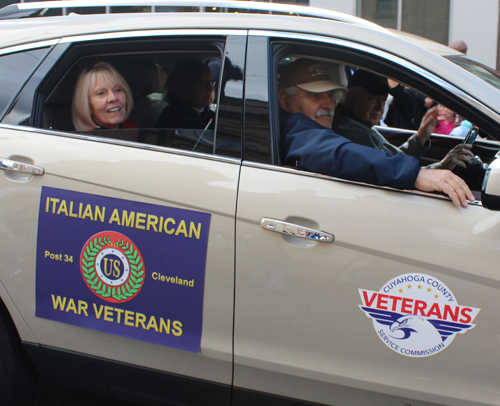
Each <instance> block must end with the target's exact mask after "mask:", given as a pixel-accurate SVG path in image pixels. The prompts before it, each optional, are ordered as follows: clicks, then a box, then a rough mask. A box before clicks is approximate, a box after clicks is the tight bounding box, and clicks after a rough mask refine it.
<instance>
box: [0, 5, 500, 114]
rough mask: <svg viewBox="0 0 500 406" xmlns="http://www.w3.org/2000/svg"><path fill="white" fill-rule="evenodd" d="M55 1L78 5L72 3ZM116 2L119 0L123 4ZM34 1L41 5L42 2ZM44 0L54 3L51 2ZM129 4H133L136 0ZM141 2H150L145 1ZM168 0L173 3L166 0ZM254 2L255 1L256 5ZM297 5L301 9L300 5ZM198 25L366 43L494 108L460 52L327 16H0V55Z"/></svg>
mask: <svg viewBox="0 0 500 406" xmlns="http://www.w3.org/2000/svg"><path fill="white" fill-rule="evenodd" d="M108 2H109V0H108ZM201 2H202V1H200V0H198V1H196V2H193V3H196V4H200V3H201ZM57 3H60V4H65V3H67V4H78V1H74V2H57ZM118 3H119V4H124V3H123V2H117V4H118ZM180 3H182V4H183V5H184V4H187V5H189V4H191V2H189V1H183V2H179V1H178V2H177V3H176V4H180ZM222 3H224V4H226V5H228V4H230V5H231V6H233V7H236V6H237V7H238V8H241V7H244V6H245V7H246V4H250V5H251V4H252V3H247V2H237V3H236V2H210V4H222ZM22 4H26V3H22ZM22 4H21V5H22ZM36 4H38V5H39V4H42V5H44V4H47V3H36ZM50 4H54V2H51V3H50ZM87 4H88V3H87ZM105 4H108V3H105ZM131 4H132V3H131ZM133 4H137V1H136V2H134V3H133ZM143 4H145V3H143ZM147 4H151V2H149V3H147ZM162 4H164V3H162ZM169 4H173V3H172V2H169ZM207 4H208V3H207ZM260 5H261V3H259V6H260ZM18 6H19V5H18ZM287 9H288V7H287ZM301 9H304V7H302V8H301ZM306 9H307V8H306ZM335 15H339V14H338V13H337V14H335ZM357 20H359V19H357ZM200 29H210V30H225V31H227V30H238V31H240V32H245V33H246V32H247V31H250V30H257V31H265V32H269V33H271V36H272V32H280V33H281V32H284V33H291V34H293V35H295V34H299V37H298V38H300V37H301V36H302V35H308V36H309V39H311V38H314V37H315V36H321V37H331V38H335V39H336V40H345V41H350V42H351V43H352V44H362V45H366V46H369V47H371V48H375V49H379V50H381V51H384V52H387V53H390V54H392V55H394V56H396V57H401V58H403V59H404V60H407V61H410V62H412V63H414V64H415V65H417V66H421V67H425V68H426V69H428V70H430V71H431V72H433V73H434V74H435V75H437V76H438V77H441V78H446V80H448V81H449V82H451V83H453V84H454V85H455V86H456V87H457V88H458V89H461V90H462V91H464V92H465V93H467V94H469V95H472V96H474V97H475V98H476V99H478V100H481V101H482V102H484V103H486V105H488V106H489V107H490V108H492V109H493V110H495V111H496V112H500V101H499V100H498V99H499V98H498V97H497V91H492V90H493V88H492V87H491V85H489V84H487V83H486V82H484V81H482V80H480V79H479V78H476V77H475V76H474V75H471V74H469V73H468V72H466V71H465V70H464V69H463V68H460V67H459V66H457V65H455V64H453V63H452V62H450V61H448V60H447V59H445V58H443V57H442V55H460V54H459V53H458V52H456V51H453V50H451V48H448V47H445V46H444V45H440V44H436V43H433V42H432V41H428V40H424V39H422V38H420V37H416V36H412V35H409V34H405V33H400V32H396V31H394V32H393V31H390V30H387V29H384V28H381V27H379V26H376V25H375V28H373V26H372V24H369V25H366V24H357V23H352V22H350V21H339V20H333V19H330V18H328V19H327V18H304V17H297V16H293V15H276V14H252V13H237V14H235V13H208V12H198V13H196V12H195V13H193V12H191V13H183V12H178V13H177V12H176V13H137V14H132V13H123V14H118V13H117V14H93V15H76V14H71V15H65V16H59V17H40V18H18V19H6V20H2V23H1V24H0V54H1V53H2V49H5V51H4V52H7V51H10V52H11V51H12V50H13V48H12V47H14V48H17V47H21V48H22V45H23V44H30V45H29V46H30V47H31V46H36V45H32V44H33V43H39V44H40V45H43V44H45V43H46V42H47V41H48V43H47V44H56V43H57V42H58V41H59V40H60V39H61V38H67V39H66V41H72V40H74V39H75V37H80V36H81V38H82V39H84V38H85V39H92V36H96V37H95V38H100V39H101V38H106V37H109V38H116V37H117V36H118V37H124V38H125V37H127V36H129V35H130V34H131V33H132V32H134V33H135V34H137V35H140V33H141V32H145V33H149V35H151V34H150V33H151V32H152V31H157V30H183V32H186V33H188V31H189V32H192V33H193V32H196V31H197V30H200ZM163 32H165V31H163ZM158 35H162V32H158ZM68 37H69V38H68ZM422 45H423V46H424V47H422ZM6 48H9V49H6Z"/></svg>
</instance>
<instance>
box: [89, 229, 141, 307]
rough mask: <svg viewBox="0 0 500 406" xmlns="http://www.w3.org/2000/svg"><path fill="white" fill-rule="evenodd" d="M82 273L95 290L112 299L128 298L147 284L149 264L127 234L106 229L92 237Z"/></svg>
mask: <svg viewBox="0 0 500 406" xmlns="http://www.w3.org/2000/svg"><path fill="white" fill-rule="evenodd" d="M80 268H81V271H82V276H83V279H84V281H85V283H86V284H87V286H88V287H89V289H90V290H91V291H92V292H94V294H95V295H96V296H98V297H100V298H101V299H103V300H105V301H107V302H111V303H122V302H128V301H129V300H132V299H133V298H134V297H136V296H137V295H138V294H139V292H140V291H141V289H142V287H143V285H144V279H145V278H144V275H145V266H144V260H143V259H142V256H141V253H140V252H139V249H138V248H137V246H136V245H135V244H134V243H133V242H132V241H131V240H130V239H129V238H128V237H127V236H125V235H123V234H120V233H117V232H114V231H103V232H100V233H97V234H95V235H93V236H92V237H90V238H89V239H88V241H87V242H86V243H85V245H84V246H83V249H82V253H81V255H80Z"/></svg>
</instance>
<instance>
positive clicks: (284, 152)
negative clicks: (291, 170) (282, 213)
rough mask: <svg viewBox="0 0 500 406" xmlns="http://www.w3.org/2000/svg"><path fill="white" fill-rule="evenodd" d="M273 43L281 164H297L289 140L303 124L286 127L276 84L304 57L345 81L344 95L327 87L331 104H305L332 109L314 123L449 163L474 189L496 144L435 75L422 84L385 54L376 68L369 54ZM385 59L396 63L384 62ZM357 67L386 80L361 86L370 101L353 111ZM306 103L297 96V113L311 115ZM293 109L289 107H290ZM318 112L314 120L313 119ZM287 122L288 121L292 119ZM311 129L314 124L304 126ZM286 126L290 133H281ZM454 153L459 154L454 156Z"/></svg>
mask: <svg viewBox="0 0 500 406" xmlns="http://www.w3.org/2000/svg"><path fill="white" fill-rule="evenodd" d="M318 45H319V44H318ZM275 49H276V50H277V52H276V56H275V59H274V61H273V70H274V72H273V73H272V75H273V78H274V81H275V84H274V85H273V86H272V91H273V92H274V96H273V97H272V99H273V101H272V103H271V105H272V106H273V107H274V114H273V115H272V117H273V119H274V120H275V123H276V124H274V125H271V127H272V128H273V129H274V130H275V131H274V132H275V139H278V140H279V142H278V143H277V146H278V149H279V148H281V150H279V155H280V160H279V162H281V163H282V164H284V165H285V166H295V167H298V168H299V169H304V168H302V166H301V164H300V162H299V160H297V159H295V158H294V157H295V156H296V154H297V153H299V152H298V150H296V148H298V147H297V146H294V145H293V144H291V143H292V142H295V141H292V140H295V138H294V137H298V135H295V134H299V130H300V129H301V128H302V127H300V126H301V125H306V126H307V124H304V120H302V121H300V120H299V119H297V118H296V119H295V120H296V121H298V122H299V121H300V122H299V123H297V124H296V126H295V127H294V129H293V130H291V129H290V128H291V127H290V124H289V122H288V121H287V115H286V108H285V110H284V106H283V103H282V98H281V94H282V93H283V92H284V89H283V86H281V85H282V84H285V83H287V82H288V81H287V80H285V79H283V75H282V72H283V70H284V69H286V67H287V66H288V65H289V64H290V63H294V61H297V60H300V59H307V60H311V61H315V62H317V63H318V64H321V66H322V69H323V68H324V69H326V71H327V72H326V75H327V76H328V78H329V80H331V81H333V82H334V83H336V84H338V86H339V87H349V90H348V93H343V94H341V95H338V96H339V97H333V96H334V94H333V93H334V92H331V93H332V99H331V100H330V105H331V106H328V105H327V104H328V102H325V104H324V105H323V104H322V105H321V106H320V108H318V111H316V107H318V105H317V104H315V103H312V104H310V106H312V107H313V110H315V111H314V112H313V113H315V114H318V113H319V110H324V109H326V110H328V109H329V108H330V107H332V108H333V110H334V111H333V114H332V118H331V121H329V120H326V119H325V122H327V121H328V124H323V123H320V124H322V125H323V126H327V127H329V128H331V129H333V130H334V131H335V132H336V133H337V134H339V135H341V136H343V137H345V138H347V139H348V140H350V141H352V142H354V143H355V144H358V145H362V146H365V147H369V148H372V149H374V150H380V151H385V152H387V153H389V155H391V156H392V155H396V154H401V153H404V154H406V155H409V156H412V157H414V158H416V159H417V160H418V161H419V166H420V167H427V168H430V169H450V170H452V171H453V172H455V174H456V175H458V176H460V177H461V178H462V179H464V180H465V181H466V183H467V184H468V185H469V187H470V188H471V190H473V191H478V192H479V191H480V189H481V185H482V180H483V177H484V173H485V169H486V168H487V166H488V165H489V164H490V163H491V162H492V161H493V160H494V159H495V154H496V153H497V152H498V150H499V147H498V145H497V143H496V142H493V145H491V144H490V143H492V142H491V141H489V139H490V138H491V136H490V135H489V133H488V122H486V121H485V120H483V119H482V117H481V116H480V115H479V114H478V113H477V112H474V111H473V109H471V107H470V105H467V104H464V103H460V102H458V101H457V99H456V97H455V95H454V94H453V93H452V92H448V93H447V89H446V88H445V87H443V86H442V85H440V84H439V83H438V82H437V81H436V83H433V84H431V85H429V84H428V83H425V82H424V79H423V78H421V77H419V76H418V75H417V74H411V73H409V72H405V68H404V67H403V66H397V65H395V64H394V62H393V61H390V60H387V61H385V62H384V63H381V64H379V65H378V66H377V65H376V62H379V61H377V60H376V59H375V58H374V57H373V59H369V58H367V59H366V60H363V59H364V58H359V57H352V55H349V54H348V53H347V52H343V51H345V49H344V50H339V48H334V47H332V48H330V49H328V48H327V47H324V48H323V49H320V48H319V46H318V50H317V51H316V52H315V50H314V47H309V49H306V48H305V47H302V46H299V45H297V46H296V47H292V46H290V47H289V48H288V52H284V51H285V50H286V48H285V47H284V46H283V45H282V44H281V45H280V46H279V47H278V46H276V47H275ZM294 51H295V52H294ZM390 63H393V64H394V65H395V66H393V67H391V66H389V64H390ZM360 72H363V73H368V74H370V75H375V77H377V78H378V79H375V80H376V81H378V80H381V81H382V82H384V83H385V85H384V91H383V92H380V93H376V92H375V91H374V92H375V93H376V94H377V96H374V95H373V94H371V93H370V92H367V94H368V95H370V97H371V98H372V99H373V100H371V99H370V100H368V99H366V100H365V102H366V103H365V105H364V107H363V108H364V111H362V112H360V111H359V110H358V108H359V106H358V105H353V102H354V100H355V99H356V98H355V97H354V94H355V92H357V91H361V90H360V89H361V87H362V86H361V84H358V85H357V86H354V87H351V86H349V84H352V82H350V81H351V80H352V79H351V78H354V76H357V74H358V73H360ZM362 76H363V75H362ZM308 80H309V79H308ZM278 83H279V84H278ZM356 87H357V89H356ZM285 90H287V89H285ZM290 90H293V89H290ZM298 90H299V91H302V90H300V89H298ZM382 93H383V94H382ZM360 94H361V93H360ZM286 100H287V101H288V102H294V101H293V100H294V99H293V97H288V98H286ZM358 100H360V99H359V98H358ZM308 106H309V104H307V103H303V102H302V101H301V105H300V106H298V107H299V109H298V112H301V113H303V114H305V115H306V116H308V117H313V116H312V115H310V114H308V113H311V112H310V111H308V110H307V108H308ZM365 107H366V108H365ZM363 108H361V110H363ZM292 110H294V112H296V111H295V110H297V106H295V109H292ZM288 111H290V110H288ZM325 114H326V113H325ZM363 114H364V116H363ZM426 114H427V115H426ZM431 116H432V117H431ZM317 117H318V116H316V118H314V119H313V120H315V121H317V122H319V120H318V119H317ZM291 122H295V121H294V120H291ZM421 123H426V124H425V126H423V127H424V128H425V131H424V132H425V133H426V134H427V135H426V136H425V137H424V138H425V139H422V140H420V138H419V137H418V135H417V130H418V129H419V127H420V125H421ZM285 124H286V125H288V127H287V128H286V129H285V128H284V127H283V126H284V125H285ZM297 126H298V127H297ZM473 126H477V127H478V128H479V136H478V137H477V140H476V144H475V145H474V146H473V147H472V149H471V151H472V153H471V154H470V158H471V159H472V160H471V162H469V161H467V162H465V161H466V158H464V154H462V152H463V151H462V150H461V148H462V149H463V147H460V146H459V145H460V144H463V143H464V138H465V136H466V135H467V133H468V132H469V130H470V128H471V127H473ZM311 127H314V126H312V125H311ZM290 132H291V133H293V136H291V137H288V135H287V136H286V137H285V136H283V134H290ZM300 134H302V133H300ZM421 134H422V132H421ZM421 141H422V142H421ZM294 148H295V149H294ZM304 148H320V146H316V147H314V146H311V145H309V144H308V145H305V146H304ZM456 148H458V149H460V151H458V150H457V152H454V154H455V155H453V158H452V155H449V154H453V153H452V152H451V151H452V150H456ZM290 151H292V152H290ZM300 151H302V150H300ZM301 153H302V152H301ZM374 155H375V154H374ZM301 156H302V155H301ZM455 157H458V158H457V159H455ZM458 161H461V162H464V165H463V167H462V165H461V164H459V163H457V162H458ZM306 166H307V168H308V169H309V170H311V167H315V168H317V169H316V170H314V172H319V173H326V172H325V171H323V169H321V168H320V167H319V164H315V165H312V166H311V165H310V163H308V164H307V165H306Z"/></svg>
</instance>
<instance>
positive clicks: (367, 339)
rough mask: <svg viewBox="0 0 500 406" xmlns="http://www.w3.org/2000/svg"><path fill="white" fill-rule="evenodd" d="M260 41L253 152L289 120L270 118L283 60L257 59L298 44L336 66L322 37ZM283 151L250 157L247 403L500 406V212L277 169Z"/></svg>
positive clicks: (238, 390)
mask: <svg viewBox="0 0 500 406" xmlns="http://www.w3.org/2000/svg"><path fill="white" fill-rule="evenodd" d="M252 34H255V36H253V37H252V36H251V37H250V38H249V48H248V52H249V58H248V60H249V63H248V65H247V83H246V85H247V91H246V92H247V106H252V107H253V109H252V110H251V111H250V113H249V107H247V119H246V122H247V124H248V123H251V124H252V125H253V127H252V128H250V129H249V128H248V126H247V128H246V139H245V142H246V143H247V144H246V145H253V144H252V141H254V140H255V139H257V137H259V136H260V137H262V134H263V131H264V129H266V126H267V124H266V123H268V122H270V123H271V125H270V127H267V131H268V132H269V133H270V134H274V137H277V134H278V132H277V128H278V124H277V123H276V120H275V118H276V117H277V114H275V115H274V116H273V115H272V114H271V117H269V116H267V113H266V106H267V107H268V109H267V111H269V108H270V109H271V111H272V109H273V107H274V108H275V107H276V105H277V104H276V103H275V101H274V99H271V97H272V96H276V92H275V90H274V89H276V88H277V86H276V82H275V80H276V77H277V73H276V68H277V66H278V62H279V59H280V58H277V60H276V59H274V60H271V61H269V65H268V66H267V67H266V68H267V69H262V66H261V65H260V66H257V65H256V64H253V63H252V62H251V61H252V60H257V57H256V55H258V54H261V55H262V56H261V57H260V59H259V60H263V58H264V56H263V55H266V53H270V54H273V52H272V51H271V52H270V49H271V50H274V52H275V53H274V55H277V54H278V53H279V51H278V50H280V49H283V48H284V47H287V46H288V45H290V43H291V42H293V41H297V42H296V43H295V45H297V47H296V48H294V47H291V48H290V52H289V53H290V54H293V55H301V56H309V57H312V56H313V55H314V56H315V57H317V58H327V55H328V51H327V48H324V47H321V52H317V53H314V51H312V49H313V48H314V47H315V46H316V45H319V42H318V40H317V39H316V38H314V39H313V38H308V39H305V38H304V36H302V41H299V40H298V39H297V38H294V39H293V40H292V39H291V38H289V37H288V38H287V36H286V34H284V35H283V37H282V38H279V39H278V38H276V37H279V34H275V33H274V34H269V33H252ZM269 37H271V38H269ZM273 37H274V42H273V39H272V38H273ZM328 42H329V43H332V42H331V41H330V40H328ZM273 44H274V45H275V48H273V47H272V45H273ZM299 45H300V46H299ZM336 49H339V48H336ZM325 50H326V52H325ZM345 50H346V51H353V49H351V48H346V49H345ZM332 54H334V53H333V52H332ZM250 55H251V57H250ZM284 55H285V54H281V56H280V57H282V56H284ZM378 55H380V54H378ZM337 57H338V56H337ZM273 69H274V72H273ZM263 71H265V72H270V73H269V75H271V80H269V78H266V77H265V76H266V74H265V73H263ZM251 77H252V79H251ZM272 78H274V79H272ZM268 80H269V82H268ZM273 80H274V81H273ZM264 83H272V87H271V92H270V93H268V92H267V88H266V86H264V85H263V84H264ZM250 85H253V86H252V88H251V90H249V89H248V86H250ZM249 93H251V94H252V97H248V94H249ZM248 99H250V100H248ZM273 103H274V104H273ZM268 120H269V121H268ZM273 139H275V138H273ZM278 148H279V144H278V143H276V142H275V143H274V144H273V142H272V141H271V138H269V140H268V142H267V144H266V143H264V145H263V146H262V147H261V149H260V152H261V153H260V154H255V153H254V154H253V155H252V153H251V151H252V150H251V149H250V148H248V149H247V148H245V150H244V151H245V159H244V162H243V166H242V171H241V177H240V187H239V193H238V209H237V221H236V241H237V243H236V296H235V297H236V302H235V338H234V340H235V343H234V356H235V370H234V386H235V396H234V399H235V402H236V404H255V403H257V402H264V401H270V402H271V403H272V402H279V401H280V399H284V401H286V403H287V404H303V403H302V402H303V401H305V402H306V403H307V402H310V403H314V404H316V403H320V404H328V405H337V406H339V405H352V404H356V405H367V406H368V405H370V406H373V405H394V406H396V405H401V404H411V405H424V404H425V405H430V404H450V405H451V404H464V405H465V404H467V405H473V404H478V403H481V404H491V405H493V404H498V394H497V391H498V380H497V378H496V375H497V373H498V372H499V366H498V362H496V358H495V357H492V356H491V354H495V353H497V352H498V350H499V343H498V338H497V337H498V336H499V333H500V331H499V330H498V327H497V326H496V325H492V324H491V323H490V322H489V320H491V318H492V317H493V318H494V317H495V316H494V313H495V308H496V307H497V305H498V304H497V301H498V293H499V292H498V288H499V286H500V285H499V284H498V282H499V278H498V272H497V270H498V269H497V263H498V259H499V255H500V250H499V247H500V244H499V242H500V229H499V227H498V221H499V219H500V217H499V214H497V213H495V212H491V211H488V210H486V209H484V208H483V207H481V205H480V204H479V203H478V202H476V203H473V204H470V205H469V207H467V208H466V209H463V208H457V207H455V206H454V205H453V204H452V202H451V201H450V200H449V199H447V198H444V197H443V196H440V195H432V194H428V193H419V192H415V191H398V190H393V189H390V188H383V187H374V186H370V185H366V184H360V183H356V182H348V181H344V180H341V179H336V178H331V177H328V176H324V175H319V174H314V173H310V172H306V171H304V170H301V169H300V168H295V167H294V168H289V167H283V166H279V165H273V163H275V162H279V161H277V159H278V157H279V155H278V154H277V149H278ZM317 236H323V238H322V239H318V238H317ZM319 238H321V237H319ZM417 332H418V334H417ZM417 337H420V340H419V339H417ZM249 399H250V400H249ZM295 402H296V403H295Z"/></svg>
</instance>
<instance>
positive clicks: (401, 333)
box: [359, 273, 481, 358]
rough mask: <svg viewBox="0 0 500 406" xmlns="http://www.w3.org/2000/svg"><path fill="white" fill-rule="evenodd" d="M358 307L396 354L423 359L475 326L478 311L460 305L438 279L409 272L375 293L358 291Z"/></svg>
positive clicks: (437, 351)
mask: <svg viewBox="0 0 500 406" xmlns="http://www.w3.org/2000/svg"><path fill="white" fill-rule="evenodd" d="M359 294H360V296H361V301H362V303H363V304H362V305H360V306H359V307H360V308H361V310H362V311H363V312H365V314H366V316H367V317H368V318H371V319H372V322H373V327H374V329H375V332H376V333H377V335H378V337H379V338H380V339H381V340H382V342H383V343H384V344H385V345H386V346H387V347H389V348H390V349H391V350H393V351H395V352H397V353H398V354H401V355H404V356H407V357H413V358H422V357H429V356H432V355H436V354H437V353H439V352H441V351H443V350H444V349H445V348H447V347H448V346H449V345H450V344H451V343H452V342H453V340H454V339H455V337H456V335H457V334H464V333H466V332H467V331H468V330H470V329H472V328H474V327H475V324H472V322H473V321H474V319H475V318H476V316H477V315H478V313H479V311H480V310H481V309H477V308H474V307H469V306H461V305H459V304H458V302H457V299H456V298H455V296H454V295H453V293H452V292H451V290H450V289H449V288H448V287H447V286H446V285H445V284H444V283H443V282H441V281H440V280H439V279H436V278H434V277H432V276H429V275H425V274H419V273H412V274H405V275H400V276H398V277H396V278H394V279H392V280H390V281H388V282H387V283H386V284H385V285H384V286H382V288H381V289H380V290H379V291H378V292H374V291H370V290H364V289H359Z"/></svg>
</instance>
